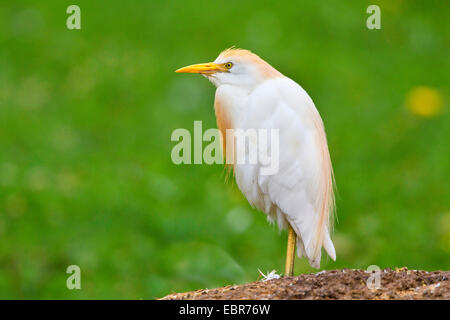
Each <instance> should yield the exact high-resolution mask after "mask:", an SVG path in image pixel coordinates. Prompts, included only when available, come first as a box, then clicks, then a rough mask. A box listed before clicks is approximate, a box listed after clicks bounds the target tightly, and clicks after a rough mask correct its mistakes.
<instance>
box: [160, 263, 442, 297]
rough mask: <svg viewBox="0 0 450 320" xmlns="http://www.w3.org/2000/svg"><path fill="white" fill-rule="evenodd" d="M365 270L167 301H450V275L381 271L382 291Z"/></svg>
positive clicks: (200, 292) (282, 280)
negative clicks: (373, 286)
mask: <svg viewBox="0 0 450 320" xmlns="http://www.w3.org/2000/svg"><path fill="white" fill-rule="evenodd" d="M369 276H370V274H369V273H367V272H366V271H364V270H351V269H343V270H330V271H322V272H319V273H316V274H302V275H300V276H296V277H284V278H280V279H274V280H269V281H256V282H252V283H247V284H243V285H234V286H226V287H223V288H216V289H205V290H197V291H192V292H186V293H174V294H170V295H168V296H166V297H164V298H162V299H165V300H222V299H232V300H247V299H250V300H254V299H255V300H272V299H274V300H277V299H445V300H449V299H450V280H449V277H450V271H432V272H428V271H416V270H408V269H407V268H401V269H396V270H392V269H384V270H381V273H380V276H381V278H380V279H381V287H380V288H379V289H368V287H367V284H366V281H367V279H368V278H369Z"/></svg>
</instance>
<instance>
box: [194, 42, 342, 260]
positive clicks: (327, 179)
mask: <svg viewBox="0 0 450 320" xmlns="http://www.w3.org/2000/svg"><path fill="white" fill-rule="evenodd" d="M212 65H215V66H226V68H227V69H229V70H228V71H224V70H221V71H222V72H209V71H208V72H206V71H205V72H199V73H202V74H203V75H205V76H206V77H207V78H208V79H209V80H211V82H213V83H214V84H215V85H216V87H217V90H216V96H215V112H216V117H217V123H218V127H219V129H220V130H221V131H222V132H223V134H224V135H225V134H226V133H225V131H226V130H227V129H244V130H247V129H267V130H270V129H279V131H278V132H279V158H278V161H279V164H278V166H279V170H278V171H277V172H276V173H275V174H272V175H262V174H261V172H260V167H261V164H259V163H257V164H248V163H245V164H239V163H235V164H234V166H233V169H234V175H235V178H236V183H237V185H238V187H239V189H240V190H241V192H242V193H243V194H244V196H245V197H246V198H247V200H248V201H249V203H250V204H251V205H252V206H254V207H256V208H257V209H259V210H261V211H262V212H264V213H266V214H267V216H268V219H269V220H270V221H276V222H277V224H278V226H279V228H280V229H284V228H286V227H287V225H288V224H287V223H289V224H290V225H291V226H292V228H293V229H294V231H295V233H296V235H297V245H298V246H297V254H298V256H299V257H301V256H302V255H304V256H306V257H307V258H308V260H309V262H310V264H311V265H312V266H313V267H315V268H319V267H320V258H321V248H322V246H323V247H324V248H325V250H326V251H327V253H328V255H329V256H330V257H331V258H332V259H333V260H335V259H336V253H335V249H334V246H333V243H332V241H331V238H330V228H331V226H330V224H331V220H332V215H333V206H334V196H333V172H332V166H331V161H330V156H329V152H328V146H327V141H326V136H325V131H324V127H323V123H322V119H321V117H320V115H319V113H318V111H317V109H316V107H315V105H314V103H313V101H312V99H311V98H310V97H309V95H308V94H307V93H306V91H305V90H303V88H302V87H301V86H300V85H298V84H297V83H296V82H294V81H293V80H291V79H289V78H287V77H285V76H283V75H282V74H281V73H279V72H278V71H277V70H275V69H274V68H273V67H271V66H270V65H269V64H267V63H266V62H265V61H264V60H262V59H261V58H259V57H258V56H256V55H255V54H253V53H251V52H249V51H247V50H239V49H229V50H226V51H224V52H222V53H221V54H220V55H219V57H218V58H217V59H216V61H214V63H212ZM229 66H231V67H230V68H228V67H229ZM270 147H271V146H270V144H268V146H267V148H270ZM267 153H268V154H270V152H269V151H267Z"/></svg>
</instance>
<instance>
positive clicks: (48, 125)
mask: <svg viewBox="0 0 450 320" xmlns="http://www.w3.org/2000/svg"><path fill="white" fill-rule="evenodd" d="M70 4H72V2H65V1H56V0H55V1H46V2H39V3H37V2H35V1H20V2H19V1H12V2H8V3H3V4H2V5H0V298H38V299H45V298H57V299H61V298H68V299H73V298H88V299H94V298H100V299H103V298H125V299H135V298H138V299H139V298H144V299H151V298H154V297H160V296H162V295H165V294H168V293H170V292H173V291H184V290H190V289H197V288H204V287H207V288H211V287H215V286H222V285H227V284H232V283H243V282H246V281H252V280H255V279H256V278H257V276H258V272H257V268H259V269H261V270H262V271H264V272H265V271H270V270H272V269H277V270H279V271H282V270H283V268H284V265H283V263H284V256H285V240H286V234H285V233H281V234H280V233H279V232H278V230H277V228H276V227H274V226H270V225H269V224H268V223H267V222H266V219H265V216H264V215H263V214H262V213H260V212H257V211H254V210H252V209H251V208H250V207H249V205H248V203H247V201H246V200H245V198H244V197H243V196H242V195H241V194H240V192H239V190H238V189H237V187H236V185H235V184H234V183H228V184H225V183H224V173H223V168H222V167H221V166H219V165H213V166H208V165H181V166H176V165H174V164H172V162H171V160H170V152H171V149H172V147H173V146H174V145H175V143H174V142H171V141H170V135H171V133H172V131H173V130H174V129H176V128H187V129H189V130H192V129H193V121H194V120H203V128H212V127H215V119H214V114H213V99H214V88H213V86H212V85H211V84H210V83H209V82H208V81H206V80H205V79H203V78H202V77H197V76H186V75H180V74H175V73H174V70H175V69H177V68H179V67H181V66H184V65H187V64H192V63H197V62H206V61H210V60H213V59H214V58H215V57H216V56H217V55H218V53H219V52H220V51H221V50H223V49H225V48H227V47H230V46H232V45H236V46H238V47H242V48H246V49H250V50H252V51H254V52H255V53H257V54H259V55H260V56H261V57H263V58H264V59H266V60H267V61H269V62H270V63H271V64H272V65H273V66H275V67H276V68H277V69H278V70H280V71H281V72H282V73H284V74H285V75H287V76H289V77H291V78H292V79H294V80H296V81H297V82H298V83H300V84H301V85H302V86H303V87H304V88H305V90H307V91H308V92H309V93H310V95H311V96H312V98H313V100H314V101H315V103H316V106H317V107H318V109H319V111H320V112H321V114H322V117H323V119H324V122H325V126H326V129H327V134H328V139H329V146H330V150H331V156H332V159H333V164H334V170H335V175H336V181H337V187H338V197H337V215H338V222H337V223H336V224H335V234H334V240H335V245H336V249H337V261H336V262H333V261H331V260H330V259H327V258H324V259H322V267H323V268H325V269H335V268H344V267H346V268H363V269H365V268H367V267H368V266H369V265H372V264H376V265H378V266H380V267H381V268H385V267H397V266H407V267H409V268H413V269H426V270H434V269H446V270H448V269H449V261H450V200H449V199H450V187H449V178H450V161H449V153H450V150H449V143H448V141H449V139H450V126H449V121H450V118H449V113H448V93H449V90H448V89H449V86H448V84H449V74H450V65H449V64H450V60H449V59H448V52H449V49H450V48H449V41H448V31H447V30H449V29H450V26H449V21H450V17H449V13H448V8H447V6H446V4H445V3H444V2H441V1H427V2H425V1H383V2H381V1H372V2H366V1H362V2H360V3H358V4H356V2H349V1H347V2H343V1H326V2H320V4H319V2H317V1H312V0H311V1H302V2H299V1H283V2H276V3H275V2H274V3H273V4H269V3H268V2H259V1H258V2H256V1H247V2H244V1H233V0H232V1H227V2H217V1H206V0H202V1H193V0H184V1H175V2H174V1H132V2H126V1H95V2H93V1H77V4H78V5H79V6H80V7H81V16H82V30H72V31H69V30H67V29H66V27H65V24H66V22H65V20H66V18H67V16H68V15H67V14H66V13H65V12H66V8H67V6H68V5H70ZM369 4H378V5H380V7H381V12H382V16H381V19H382V20H381V21H382V29H381V30H368V29H367V28H366V27H365V23H366V18H367V17H368V15H367V14H366V8H367V6H368V5H369ZM417 86H427V87H430V88H432V89H433V90H434V92H436V94H437V95H438V96H440V97H441V100H442V111H441V112H440V113H438V114H437V115H435V116H434V117H421V116H419V115H417V114H414V113H413V112H411V111H410V109H408V108H406V105H405V104H406V102H405V101H406V100H407V97H408V95H409V93H410V92H411V90H414V88H416V87H417ZM425 104H426V102H425ZM72 264H76V265H79V266H80V268H81V273H82V278H81V279H82V280H81V281H82V284H81V285H82V289H81V290H78V291H77V290H73V291H70V290H68V289H67V288H66V285H65V284H66V278H67V277H68V275H67V274H66V273H65V270H66V268H67V266H69V265H72ZM313 271H315V270H314V269H312V268H311V267H309V265H308V264H307V263H306V262H305V261H304V260H301V261H298V260H297V263H296V272H297V273H300V272H313Z"/></svg>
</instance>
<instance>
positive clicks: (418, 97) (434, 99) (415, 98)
mask: <svg viewBox="0 0 450 320" xmlns="http://www.w3.org/2000/svg"><path fill="white" fill-rule="evenodd" d="M442 100H443V99H442V96H441V94H440V93H439V91H438V90H436V89H433V88H430V87H425V86H417V87H414V88H412V89H411V91H409V92H408V94H407V95H406V107H407V108H408V110H409V111H411V112H412V113H413V114H415V115H417V116H420V117H432V116H436V115H438V114H439V113H440V112H441V110H442Z"/></svg>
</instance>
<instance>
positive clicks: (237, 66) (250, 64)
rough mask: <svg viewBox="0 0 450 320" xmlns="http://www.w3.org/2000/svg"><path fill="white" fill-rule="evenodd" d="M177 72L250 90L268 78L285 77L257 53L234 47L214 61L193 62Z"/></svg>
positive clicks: (216, 84)
mask: <svg viewBox="0 0 450 320" xmlns="http://www.w3.org/2000/svg"><path fill="white" fill-rule="evenodd" d="M175 72H180V73H199V74H201V75H203V76H205V77H206V78H208V79H209V80H210V81H211V82H212V83H214V85H215V86H216V87H219V86H221V85H224V84H227V85H234V86H238V87H240V88H247V89H249V90H251V89H253V88H254V87H256V86H257V85H259V84H260V83H261V82H263V81H265V80H267V79H270V78H278V77H283V75H282V74H281V73H280V72H278V71H277V70H276V69H274V68H273V67H272V66H271V65H270V64H268V63H267V62H265V61H264V60H263V59H261V58H260V57H258V56H257V55H256V54H254V53H252V52H250V51H248V50H243V49H234V48H231V49H227V50H225V51H223V52H221V53H220V54H219V56H218V57H217V59H216V60H214V62H208V63H200V64H193V65H190V66H187V67H184V68H181V69H178V70H176V71H175Z"/></svg>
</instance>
